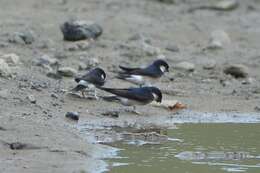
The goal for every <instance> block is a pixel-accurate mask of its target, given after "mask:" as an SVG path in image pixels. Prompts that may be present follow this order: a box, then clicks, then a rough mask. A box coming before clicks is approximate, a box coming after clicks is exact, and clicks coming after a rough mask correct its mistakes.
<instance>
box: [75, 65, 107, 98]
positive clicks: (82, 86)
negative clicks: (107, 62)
mask: <svg viewBox="0 0 260 173" xmlns="http://www.w3.org/2000/svg"><path fill="white" fill-rule="evenodd" d="M74 80H75V82H77V83H78V84H77V86H76V87H75V88H73V89H72V90H71V91H72V92H78V91H81V93H82V96H83V97H85V94H84V92H85V91H86V89H89V90H94V96H95V98H96V99H97V98H98V97H97V93H96V88H97V87H101V86H103V85H104V84H105V81H106V73H105V71H104V70H103V69H101V68H99V67H97V68H94V69H92V70H90V71H88V72H87V73H85V74H84V75H82V76H78V77H75V79H74Z"/></svg>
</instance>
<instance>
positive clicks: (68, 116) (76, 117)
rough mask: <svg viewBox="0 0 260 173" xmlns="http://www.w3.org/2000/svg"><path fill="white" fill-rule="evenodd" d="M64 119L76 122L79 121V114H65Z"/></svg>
mask: <svg viewBox="0 0 260 173" xmlns="http://www.w3.org/2000/svg"><path fill="white" fill-rule="evenodd" d="M65 117H66V118H69V119H71V120H75V121H78V120H79V113H78V112H67V113H66V115H65Z"/></svg>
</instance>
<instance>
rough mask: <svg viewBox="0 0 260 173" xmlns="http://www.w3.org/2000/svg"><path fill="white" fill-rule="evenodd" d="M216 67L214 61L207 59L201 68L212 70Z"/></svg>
mask: <svg viewBox="0 0 260 173" xmlns="http://www.w3.org/2000/svg"><path fill="white" fill-rule="evenodd" d="M215 67H216V61H214V60H211V61H207V62H206V63H205V64H203V69H205V70H212V69H214V68H215Z"/></svg>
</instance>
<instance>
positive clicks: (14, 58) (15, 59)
mask: <svg viewBox="0 0 260 173" xmlns="http://www.w3.org/2000/svg"><path fill="white" fill-rule="evenodd" d="M1 58H2V59H4V60H5V62H6V63H7V64H8V65H10V66H15V65H18V64H19V62H20V57H19V56H18V55H16V54H15V53H10V54H5V55H2V56H1Z"/></svg>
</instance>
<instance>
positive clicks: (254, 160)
mask: <svg viewBox="0 0 260 173" xmlns="http://www.w3.org/2000/svg"><path fill="white" fill-rule="evenodd" d="M259 132H260V124H179V125H177V129H172V130H167V131H164V132H163V133H164V134H167V135H168V136H169V137H170V138H173V139H179V140H169V141H166V142H163V143H161V144H144V143H142V142H140V141H130V142H129V141H128V142H126V141H124V142H117V143H114V144H113V146H115V147H117V148H120V149H123V150H121V151H120V152H119V156H118V158H114V159H112V160H109V161H108V162H109V163H110V164H111V165H112V166H113V167H112V169H111V170H110V171H109V173H133V172H142V173H146V172H147V173H148V172H149V173H159V172H160V173H169V172H176V173H177V172H179V173H209V172H210V173H226V172H247V173H259V172H260V133H259ZM141 144H144V145H141Z"/></svg>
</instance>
